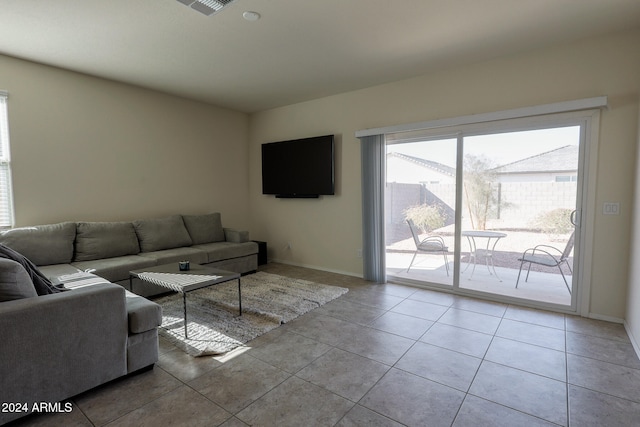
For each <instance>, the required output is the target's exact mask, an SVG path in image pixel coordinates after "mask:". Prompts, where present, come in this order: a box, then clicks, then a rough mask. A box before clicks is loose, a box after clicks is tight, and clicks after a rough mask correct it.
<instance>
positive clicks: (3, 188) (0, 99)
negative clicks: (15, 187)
mask: <svg viewBox="0 0 640 427" xmlns="http://www.w3.org/2000/svg"><path fill="white" fill-rule="evenodd" d="M13 225H14V217H13V194H12V185H11V154H10V151H9V120H8V115H7V93H6V92H2V91H0V227H12V226H13Z"/></svg>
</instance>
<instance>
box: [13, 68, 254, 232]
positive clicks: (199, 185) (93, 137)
mask: <svg viewBox="0 0 640 427" xmlns="http://www.w3.org/2000/svg"><path fill="white" fill-rule="evenodd" d="M0 89H2V90H7V91H8V92H9V104H8V109H9V128H10V132H11V135H10V139H11V154H12V159H13V187H14V194H15V213H16V221H17V225H18V226H20V225H34V224H43V223H52V222H58V221H66V220H85V221H112V220H131V219H136V218H144V217H156V216H164V215H169V214H176V213H187V214H188V213H206V212H212V211H220V212H221V213H222V219H223V225H225V226H237V227H244V228H246V227H248V226H249V215H248V206H249V199H248V172H247V168H248V165H247V161H248V116H247V115H246V114H242V113H237V112H233V111H229V110H225V109H222V108H216V107H213V106H211V105H207V104H203V103H198V102H193V101H189V100H186V99H182V98H178V97H174V96H169V95H164V94H161V93H158V92H153V91H149V90H144V89H140V88H136V87H134V86H129V85H124V84H119V83H115V82H111V81H107V80H103V79H99V78H94V77H90V76H86V75H83V74H78V73H73V72H69V71H64V70H61V69H57V68H53V67H47V66H44V65H39V64H35V63H32V62H28V61H22V60H19V59H15V58H10V57H6V56H0Z"/></svg>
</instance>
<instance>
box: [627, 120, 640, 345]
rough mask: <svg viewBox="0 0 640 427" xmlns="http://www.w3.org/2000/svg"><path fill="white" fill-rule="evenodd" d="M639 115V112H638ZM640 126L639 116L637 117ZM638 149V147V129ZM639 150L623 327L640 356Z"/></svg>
mask: <svg viewBox="0 0 640 427" xmlns="http://www.w3.org/2000/svg"><path fill="white" fill-rule="evenodd" d="M639 114H640V112H639ZM638 124H639V126H640V116H639V117H638ZM638 147H640V127H639V128H638ZM639 166H640V149H639V150H638V152H637V157H636V171H635V179H634V181H635V188H636V192H635V194H636V196H635V198H634V202H633V208H632V212H633V216H632V217H633V224H632V227H631V233H630V234H631V253H630V256H629V265H630V268H629V290H628V295H627V314H626V318H625V326H626V329H627V333H628V334H629V337H630V338H631V341H632V343H633V345H634V347H635V349H636V353H637V354H638V355H640V197H639V196H638V190H639V189H640V168H639Z"/></svg>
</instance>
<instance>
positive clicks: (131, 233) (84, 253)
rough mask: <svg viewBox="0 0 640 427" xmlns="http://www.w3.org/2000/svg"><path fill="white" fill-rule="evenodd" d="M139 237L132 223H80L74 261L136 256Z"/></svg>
mask: <svg viewBox="0 0 640 427" xmlns="http://www.w3.org/2000/svg"><path fill="white" fill-rule="evenodd" d="M138 252H140V246H139V244H138V236H137V235H136V230H135V229H134V228H133V224H132V223H130V222H79V223H78V224H77V231H76V252H75V257H74V261H91V260H95V259H102V258H115V257H119V256H125V255H136V254H137V253H138Z"/></svg>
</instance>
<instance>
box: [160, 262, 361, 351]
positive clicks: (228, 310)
mask: <svg viewBox="0 0 640 427" xmlns="http://www.w3.org/2000/svg"><path fill="white" fill-rule="evenodd" d="M241 283H242V284H241V289H242V316H239V313H238V281H237V280H232V281H230V282H226V283H222V284H220V285H215V286H211V287H208V288H204V289H199V290H197V291H193V292H189V293H187V330H188V332H189V333H188V336H189V338H188V339H185V337H184V312H183V304H182V294H173V295H169V296H166V297H162V298H159V299H157V300H155V302H157V303H158V304H160V305H161V306H162V326H161V327H160V328H159V332H160V334H161V335H163V336H165V337H166V338H168V339H169V340H170V341H171V342H173V343H174V344H175V345H176V346H177V347H179V348H181V349H182V350H184V351H185V352H186V353H188V354H190V355H192V356H205V355H215V354H222V353H226V352H229V351H231V350H233V349H235V348H237V347H239V346H241V345H243V344H245V343H246V342H248V341H251V340H252V339H254V338H256V337H258V336H260V335H262V334H264V333H266V332H269V331H270V330H272V329H274V328H277V327H278V326H280V325H281V324H283V323H286V322H288V321H290V320H293V319H295V318H296V317H298V316H300V315H302V314H304V313H306V312H308V311H310V310H313V309H314V308H317V307H320V306H321V305H323V304H326V303H327V302H329V301H331V300H333V299H336V298H338V297H339V296H341V295H343V294H345V293H346V292H348V289H347V288H342V287H338V286H330V285H324V284H320V283H315V282H310V281H307V280H301V279H292V278H289V277H284V276H279V275H277V274H271V273H265V272H258V273H255V274H250V275H247V276H243V277H242V278H241Z"/></svg>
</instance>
